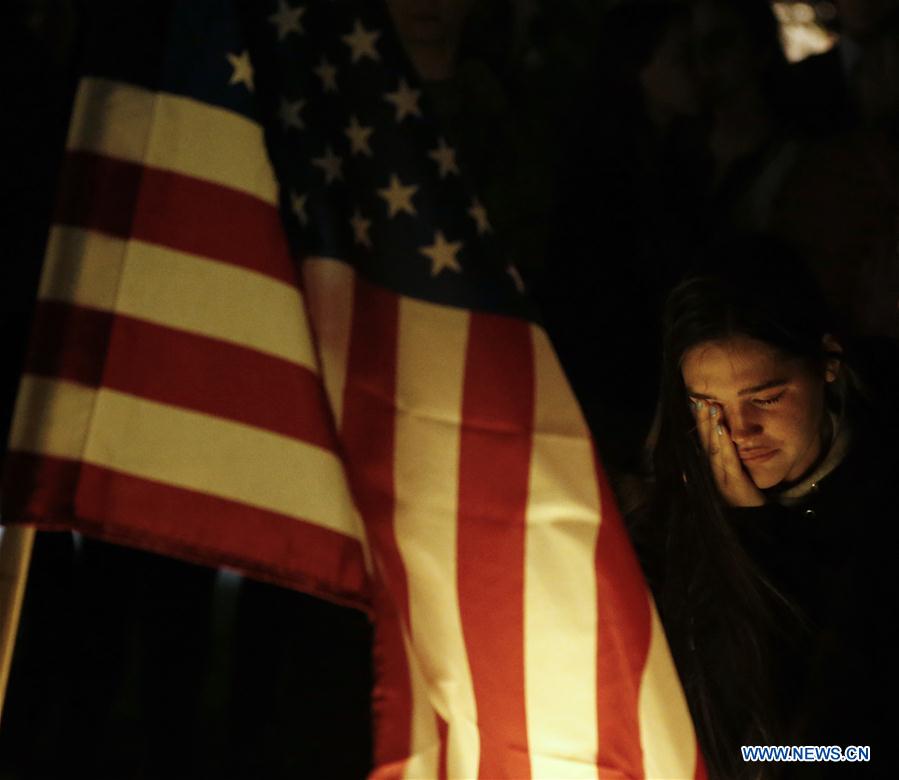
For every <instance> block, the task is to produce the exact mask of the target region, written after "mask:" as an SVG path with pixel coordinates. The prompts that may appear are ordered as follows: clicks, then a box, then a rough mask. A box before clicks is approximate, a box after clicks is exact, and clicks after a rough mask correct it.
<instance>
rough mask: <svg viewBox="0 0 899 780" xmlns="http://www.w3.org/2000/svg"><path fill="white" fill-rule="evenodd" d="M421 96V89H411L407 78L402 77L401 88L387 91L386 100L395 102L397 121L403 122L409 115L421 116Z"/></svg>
mask: <svg viewBox="0 0 899 780" xmlns="http://www.w3.org/2000/svg"><path fill="white" fill-rule="evenodd" d="M419 97H421V90H418V89H411V88H410V87H409V85H408V84H407V83H406V79H400V86H399V89H397V91H396V92H388V93H386V94H385V95H384V100H386V101H387V102H388V103H393V105H394V106H395V107H396V121H397V122H402V121H403V120H404V119H405V118H406V117H407V116H421V109H419V107H418V99H419Z"/></svg>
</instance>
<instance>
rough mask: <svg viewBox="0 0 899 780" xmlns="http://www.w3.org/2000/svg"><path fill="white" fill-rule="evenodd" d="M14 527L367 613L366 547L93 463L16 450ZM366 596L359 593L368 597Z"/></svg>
mask: <svg viewBox="0 0 899 780" xmlns="http://www.w3.org/2000/svg"><path fill="white" fill-rule="evenodd" d="M3 499H4V515H5V519H6V520H8V521H15V522H23V523H34V524H35V525H37V526H38V527H39V528H43V529H48V530H54V529H59V528H63V529H68V528H74V529H75V530H79V531H84V532H85V533H87V534H89V535H91V536H95V537H98V538H100V539H105V540H107V541H111V542H115V543H117V544H125V545H128V546H133V547H140V548H142V549H145V550H150V551H152V552H157V553H161V554H163V555H171V556H174V557H177V558H182V559H184V560H188V561H192V562H195V563H200V564H205V565H210V566H218V565H224V566H229V567H232V568H234V569H237V570H238V571H241V572H244V573H246V574H248V575H250V576H252V577H254V578H256V579H261V580H266V581H269V582H273V583H275V584H278V585H282V586H286V587H292V588H297V589H299V590H302V591H305V592H307V593H312V594H315V595H319V596H322V597H323V598H327V599H329V600H331V601H336V602H338V603H342V604H346V605H349V606H355V607H360V608H368V606H369V601H368V595H369V593H368V592H369V586H368V584H367V581H366V573H365V568H364V559H363V556H362V549H361V546H360V543H359V542H358V541H356V540H354V539H350V538H348V537H346V536H344V535H343V534H339V533H336V532H334V531H330V530H328V529H326V528H322V527H320V526H317V525H314V524H311V523H306V522H303V521H302V520H297V519H295V518H292V517H287V516H284V515H280V514H277V513H275V512H270V511H266V510H264V509H259V508H257V507H252V506H248V505H246V504H240V503H238V502H235V501H228V500H226V499H222V498H217V497H215V496H210V495H207V494H204V493H197V492H194V491H191V490H185V489H182V488H177V487H173V486H171V485H164V484H162V483H159V482H153V481H150V480H145V479H140V478H138V477H132V476H129V475H127V474H122V473H121V472H117V471H112V470H110V469H105V468H101V467H99V466H94V465H91V464H86V463H79V462H76V461H68V460H62V459H59V458H52V457H48V456H37V455H32V454H29V453H21V452H13V453H10V454H9V455H8V457H7V462H6V469H5V475H4V485H3ZM360 594H361V595H360Z"/></svg>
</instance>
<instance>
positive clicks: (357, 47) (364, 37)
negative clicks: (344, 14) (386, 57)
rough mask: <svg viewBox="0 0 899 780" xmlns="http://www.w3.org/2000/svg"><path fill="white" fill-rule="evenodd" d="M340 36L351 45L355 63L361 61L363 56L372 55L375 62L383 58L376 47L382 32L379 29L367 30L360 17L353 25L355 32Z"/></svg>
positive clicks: (352, 57)
mask: <svg viewBox="0 0 899 780" xmlns="http://www.w3.org/2000/svg"><path fill="white" fill-rule="evenodd" d="M340 37H341V39H342V40H343V42H344V43H345V44H346V45H347V46H349V47H350V50H351V53H352V56H351V61H352V62H353V64H355V63H357V62H359V60H361V59H362V58H363V57H370V58H371V59H373V60H374V61H375V62H377V61H378V60H380V59H381V55H380V54H378V50H377V49H376V48H375V41H376V40H378V38H380V37H381V33H380V32H378V31H377V30H366V29H365V28H364V27H363V26H362V22H360V21H359V20H358V19H357V20H356V24H355V25H354V27H353V32H351V33H350V34H349V35H341V36H340Z"/></svg>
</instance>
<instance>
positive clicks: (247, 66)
mask: <svg viewBox="0 0 899 780" xmlns="http://www.w3.org/2000/svg"><path fill="white" fill-rule="evenodd" d="M225 56H227V58H228V62H229V63H231V67H232V68H233V69H234V70H233V72H232V73H231V80H230V81H229V82H228V84H229V85H231V86H233V85H234V84H243V85H244V86H245V87H246V88H247V89H248V90H250V92H252V91H253V90H254V89H255V87H254V86H253V63H251V62H250V52H248V51H247V50H246V49H244V51H242V52H241V53H240V54H232V53H231V52H228V54H227V55H225Z"/></svg>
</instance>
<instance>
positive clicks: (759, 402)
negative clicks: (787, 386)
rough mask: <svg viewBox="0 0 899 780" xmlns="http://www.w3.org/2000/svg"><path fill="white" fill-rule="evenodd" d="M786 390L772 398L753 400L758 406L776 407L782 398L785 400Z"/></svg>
mask: <svg viewBox="0 0 899 780" xmlns="http://www.w3.org/2000/svg"><path fill="white" fill-rule="evenodd" d="M785 392H787V391H786V390H781V391H780V392H779V393H778V394H777V395H775V396H772V397H771V398H753V399H752V402H753V403H754V404H755V405H756V406H774V404H776V403H777V402H778V401H779V400H780V399H781V398H783V396H784V393H785Z"/></svg>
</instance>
